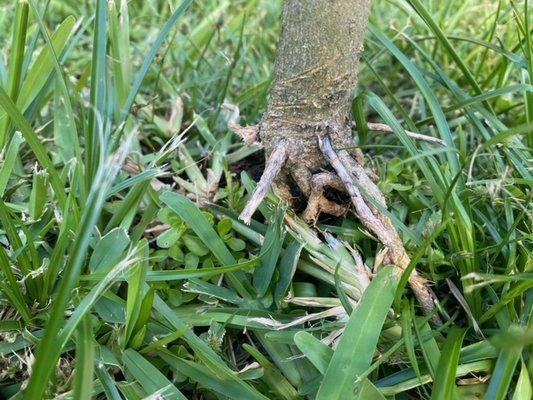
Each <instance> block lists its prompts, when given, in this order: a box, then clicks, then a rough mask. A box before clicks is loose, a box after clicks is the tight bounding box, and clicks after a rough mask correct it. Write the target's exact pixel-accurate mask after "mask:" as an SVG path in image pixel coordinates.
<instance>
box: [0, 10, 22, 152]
mask: <svg viewBox="0 0 533 400" xmlns="http://www.w3.org/2000/svg"><path fill="white" fill-rule="evenodd" d="M28 14H29V6H28V2H27V1H26V0H18V1H17V4H16V14H15V21H14V29H13V37H12V41H11V54H10V56H11V57H10V65H9V77H8V84H9V86H8V89H7V90H8V93H9V97H10V98H11V99H12V100H13V102H16V101H17V97H18V93H19V90H20V81H21V79H22V74H23V72H22V64H23V61H24V48H25V46H26V35H27V32H28ZM9 126H10V119H9V118H5V119H2V120H0V149H3V148H4V144H5V143H6V142H7V141H8V139H9V138H8V133H9V132H8V129H9Z"/></svg>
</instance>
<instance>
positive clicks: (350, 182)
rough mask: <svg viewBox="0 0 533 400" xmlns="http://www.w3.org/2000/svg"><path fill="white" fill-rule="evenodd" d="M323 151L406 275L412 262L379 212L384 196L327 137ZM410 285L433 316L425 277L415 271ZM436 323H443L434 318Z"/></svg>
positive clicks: (361, 214) (431, 296)
mask: <svg viewBox="0 0 533 400" xmlns="http://www.w3.org/2000/svg"><path fill="white" fill-rule="evenodd" d="M319 145H320V149H321V150H322V152H323V153H324V156H325V157H326V159H327V160H328V161H329V162H330V163H331V165H332V166H333V168H334V169H335V172H337V175H338V176H339V178H340V179H341V180H342V182H343V184H344V186H345V188H346V191H347V192H348V194H349V196H350V199H351V201H352V203H353V205H354V206H355V212H356V214H357V216H358V217H359V220H360V221H361V222H362V223H363V225H365V227H366V228H367V229H369V230H370V231H371V232H372V233H374V234H375V235H376V236H377V237H378V239H379V241H380V242H381V243H382V244H383V245H384V246H385V247H386V249H387V250H388V253H387V255H388V257H389V259H390V261H391V262H392V264H394V265H395V266H396V267H398V268H399V270H401V271H404V270H405V269H406V268H407V267H408V266H409V264H410V262H411V260H410V258H409V256H408V255H407V252H406V251H405V248H404V246H403V243H402V241H401V239H400V236H399V235H398V232H397V231H396V228H395V227H394V225H393V224H392V222H391V221H390V219H389V217H388V216H387V215H386V214H385V213H383V212H382V211H381V210H380V208H381V207H383V208H385V207H386V204H385V199H384V197H383V194H382V193H381V191H380V190H379V188H378V187H377V185H376V184H375V183H374V182H372V180H371V179H370V178H369V177H368V176H367V175H366V173H365V171H364V169H363V168H362V167H361V166H360V165H357V164H356V162H355V161H354V160H353V159H351V157H349V155H348V154H346V153H344V152H341V154H340V156H339V155H338V154H337V153H336V152H335V150H334V149H333V146H332V145H331V140H330V139H329V137H328V136H325V137H322V138H319ZM409 284H410V286H411V289H412V290H413V293H414V294H415V296H416V298H417V300H418V302H419V303H420V305H421V306H422V309H423V310H424V313H425V314H427V315H430V314H432V313H433V312H434V310H435V301H436V296H435V294H434V293H433V291H432V290H431V288H430V287H429V285H428V282H427V280H426V279H424V278H423V277H421V276H419V275H418V274H417V273H416V271H413V273H412V274H411V276H410V278H409ZM434 322H436V323H437V324H440V323H441V321H440V319H439V318H438V316H436V315H435V317H434Z"/></svg>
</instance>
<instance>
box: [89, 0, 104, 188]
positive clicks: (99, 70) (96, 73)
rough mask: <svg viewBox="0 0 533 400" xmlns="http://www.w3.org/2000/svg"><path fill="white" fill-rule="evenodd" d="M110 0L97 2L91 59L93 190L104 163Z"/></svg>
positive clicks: (90, 142) (90, 144) (90, 129)
mask: <svg viewBox="0 0 533 400" xmlns="http://www.w3.org/2000/svg"><path fill="white" fill-rule="evenodd" d="M107 10H108V6H107V1H106V0H97V3H96V18H95V19H94V39H93V42H94V45H93V54H92V60H91V93H90V96H89V97H90V100H89V104H90V107H89V121H88V125H87V130H86V134H85V168H86V172H85V177H86V186H87V188H89V187H90V185H91V184H92V181H93V179H94V177H95V175H96V171H97V170H98V164H99V163H100V158H101V156H103V155H101V154H100V152H101V151H102V149H103V148H104V147H103V146H104V143H102V141H103V140H105V139H104V135H103V132H104V124H105V122H106V119H107V115H106V103H105V102H106V96H107V94H106V91H107V82H106V79H107V68H106V64H107V57H106V53H107Z"/></svg>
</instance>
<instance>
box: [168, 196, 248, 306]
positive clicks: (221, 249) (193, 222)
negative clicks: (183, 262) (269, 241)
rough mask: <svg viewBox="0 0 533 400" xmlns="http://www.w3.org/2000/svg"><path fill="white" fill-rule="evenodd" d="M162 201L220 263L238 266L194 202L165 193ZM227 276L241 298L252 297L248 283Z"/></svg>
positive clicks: (231, 275) (229, 275)
mask: <svg viewBox="0 0 533 400" xmlns="http://www.w3.org/2000/svg"><path fill="white" fill-rule="evenodd" d="M160 199H161V201H162V202H163V203H165V204H166V205H167V206H169V207H170V209H171V210H172V211H174V212H175V213H176V214H178V215H179V216H180V218H181V219H182V220H184V221H185V222H186V223H187V224H188V225H189V226H190V228H191V229H192V230H193V231H194V232H195V233H196V235H198V237H199V238H200V240H202V242H203V243H204V244H205V245H206V246H207V247H208V248H209V250H211V252H212V253H213V255H214V256H215V257H216V258H217V259H218V261H220V263H222V264H223V265H226V266H227V265H234V264H236V260H235V258H234V257H233V255H232V254H231V253H230V251H229V250H228V248H227V247H226V244H225V243H224V241H223V240H222V239H221V238H220V236H219V235H218V234H217V233H216V232H215V230H214V229H213V227H212V226H211V225H210V224H209V223H208V222H207V220H206V219H205V217H204V216H203V215H202V213H201V211H200V210H199V209H198V207H197V206H196V205H195V204H194V203H193V202H192V201H190V200H189V199H187V198H186V197H185V196H182V195H180V194H178V193H172V192H165V193H163V194H162V195H161V196H160ZM227 276H228V279H229V281H230V282H231V284H232V285H233V286H234V287H235V289H236V290H237V291H238V292H239V294H240V295H241V296H243V297H249V296H250V293H251V291H250V288H248V287H247V286H249V285H246V283H248V282H241V281H240V280H239V279H238V278H237V277H236V276H234V275H233V274H231V273H230V274H228V275H227Z"/></svg>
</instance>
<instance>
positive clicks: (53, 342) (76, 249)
mask: <svg viewBox="0 0 533 400" xmlns="http://www.w3.org/2000/svg"><path fill="white" fill-rule="evenodd" d="M0 94H1V91H0ZM125 156H126V151H125V149H121V152H120V154H118V155H116V156H115V157H111V158H110V159H109V161H108V163H107V165H102V166H101V169H100V170H99V172H98V174H97V176H96V178H95V181H94V185H93V186H92V188H91V192H90V193H89V197H88V199H87V204H86V207H85V208H84V211H83V214H82V217H81V220H80V223H79V226H78V229H77V232H76V237H75V240H74V243H73V244H72V248H71V252H70V257H69V260H68V263H67V265H66V267H65V270H64V273H63V276H62V278H61V281H60V283H59V289H58V293H57V297H56V298H55V300H54V302H53V304H52V309H51V311H50V317H49V320H48V323H47V325H46V331H45V335H44V337H43V339H42V341H41V342H40V344H39V346H38V348H37V354H36V359H35V367H34V369H33V373H32V375H31V376H30V379H29V383H28V386H27V387H26V389H25V395H26V397H27V398H28V399H29V400H40V399H41V398H42V395H43V393H44V391H45V389H46V387H47V385H48V380H49V378H50V375H51V374H52V372H53V369H54V367H55V364H56V362H57V359H58V358H59V355H60V354H61V350H62V346H63V344H62V342H61V340H60V339H59V338H58V337H57V335H58V332H59V331H60V329H61V328H62V325H63V323H64V320H65V315H64V314H65V310H66V308H67V305H68V301H69V299H70V296H71V292H72V289H73V288H74V287H75V285H76V283H77V281H78V278H79V276H80V274H81V271H82V269H83V264H84V261H85V259H86V257H87V249H88V247H89V242H90V240H91V237H92V234H93V231H94V227H95V225H96V222H97V220H98V218H99V217H100V213H101V211H102V207H103V204H104V201H105V199H106V195H107V191H108V190H109V189H110V188H111V185H112V183H113V181H114V179H115V176H116V174H117V173H118V171H119V170H120V168H121V167H122V163H123V161H124V158H125Z"/></svg>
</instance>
